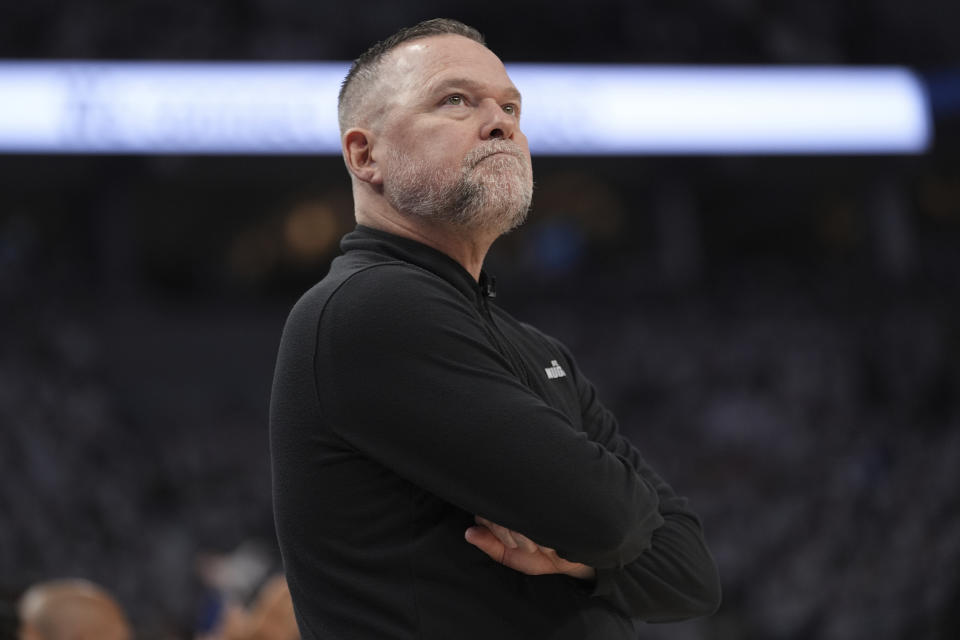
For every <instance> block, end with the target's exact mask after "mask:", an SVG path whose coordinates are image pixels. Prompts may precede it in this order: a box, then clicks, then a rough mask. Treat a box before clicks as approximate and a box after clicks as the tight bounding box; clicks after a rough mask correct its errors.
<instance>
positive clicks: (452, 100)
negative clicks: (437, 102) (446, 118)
mask: <svg viewBox="0 0 960 640" xmlns="http://www.w3.org/2000/svg"><path fill="white" fill-rule="evenodd" d="M446 102H447V104H452V105H455V106H459V105H461V104H463V96H461V95H459V94H454V95H452V96H448V97H447V100H446Z"/></svg>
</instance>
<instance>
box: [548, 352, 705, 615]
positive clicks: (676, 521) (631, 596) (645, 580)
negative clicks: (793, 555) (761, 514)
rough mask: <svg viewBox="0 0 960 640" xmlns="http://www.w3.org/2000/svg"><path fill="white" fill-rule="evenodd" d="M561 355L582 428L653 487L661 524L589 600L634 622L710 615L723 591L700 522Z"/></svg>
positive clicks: (600, 580) (601, 573)
mask: <svg viewBox="0 0 960 640" xmlns="http://www.w3.org/2000/svg"><path fill="white" fill-rule="evenodd" d="M553 342H554V344H555V345H556V346H557V348H558V349H559V350H560V351H561V352H562V353H563V354H564V357H565V358H566V360H567V363H568V365H569V369H568V371H570V372H572V374H573V375H574V378H575V380H574V381H575V383H576V385H577V389H578V391H579V394H580V403H581V406H582V408H583V426H584V429H585V430H586V431H587V433H588V434H589V437H590V439H591V440H593V441H594V442H597V443H598V444H600V445H602V446H603V447H604V448H605V449H606V450H607V451H609V452H611V453H613V454H615V455H617V456H618V457H620V458H621V459H623V460H626V461H628V462H629V464H630V466H631V467H632V468H633V469H634V471H635V473H637V475H638V476H640V477H641V478H643V479H644V481H645V482H646V483H647V484H648V485H649V486H652V487H654V489H655V491H656V493H657V496H658V499H659V507H658V510H659V512H660V515H661V516H662V518H663V524H662V526H660V527H659V528H658V529H657V530H656V531H654V532H653V536H652V541H651V545H650V547H649V548H648V549H647V550H645V551H644V552H643V553H642V554H640V556H639V557H637V558H636V559H635V560H633V561H632V562H630V563H628V564H627V565H626V566H624V567H622V568H598V569H597V578H596V582H595V583H594V586H593V589H592V591H591V595H592V596H595V597H599V598H603V599H604V600H606V601H607V602H609V603H610V604H612V605H614V606H615V607H616V608H617V609H618V610H619V611H621V612H622V613H624V614H625V615H627V616H629V617H632V618H640V619H643V620H646V621H648V622H669V621H675V620H683V619H687V618H692V617H696V616H703V615H710V614H711V613H714V612H715V611H716V610H717V608H718V607H719V606H720V598H721V587H720V577H719V574H718V572H717V567H716V563H715V562H714V559H713V557H712V555H711V554H710V551H709V550H708V548H707V545H706V542H705V540H704V536H703V529H702V527H701V524H700V520H699V518H698V517H697V516H696V514H694V512H693V511H692V510H690V508H689V507H688V504H687V499H686V498H683V497H680V496H678V495H677V494H676V493H675V492H674V490H673V489H672V488H671V487H670V485H668V484H667V483H666V482H665V481H664V480H663V479H662V478H661V477H660V476H659V475H657V474H656V473H655V472H654V471H653V469H651V468H650V465H648V464H647V463H646V461H644V459H643V457H642V456H641V455H640V452H639V451H638V450H637V449H636V447H634V446H633V445H632V444H631V443H630V442H629V441H628V440H627V439H626V438H625V437H624V436H623V435H622V434H621V433H620V430H619V428H618V426H617V421H616V418H614V416H613V414H612V413H611V412H610V411H609V410H607V409H606V408H605V407H604V406H603V405H602V404H601V403H600V401H599V400H598V398H597V393H596V390H595V388H594V387H593V385H592V384H591V383H590V381H589V380H587V379H586V378H585V377H584V376H583V374H582V373H581V372H580V371H579V369H578V368H577V366H576V363H575V362H574V361H573V357H572V356H571V355H570V353H569V352H568V351H567V349H566V348H565V347H564V346H563V345H562V344H560V343H559V342H557V341H555V340H553Z"/></svg>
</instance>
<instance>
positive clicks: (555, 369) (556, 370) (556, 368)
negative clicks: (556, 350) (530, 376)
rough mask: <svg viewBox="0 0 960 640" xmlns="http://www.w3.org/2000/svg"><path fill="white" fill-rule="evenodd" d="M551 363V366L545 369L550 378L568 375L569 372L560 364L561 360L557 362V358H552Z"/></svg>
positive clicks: (554, 378)
mask: <svg viewBox="0 0 960 640" xmlns="http://www.w3.org/2000/svg"><path fill="white" fill-rule="evenodd" d="M550 365H551V366H549V367H547V368H546V369H544V371H546V372H547V379H548V380H556V379H557V378H566V377H567V372H566V371H564V370H563V367H561V366H560V363H559V362H557V361H556V360H551V361H550Z"/></svg>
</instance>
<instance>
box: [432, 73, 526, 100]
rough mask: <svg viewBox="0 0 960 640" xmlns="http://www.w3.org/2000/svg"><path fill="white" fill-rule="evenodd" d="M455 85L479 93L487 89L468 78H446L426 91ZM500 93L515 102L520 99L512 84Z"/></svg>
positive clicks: (444, 88) (440, 90)
mask: <svg viewBox="0 0 960 640" xmlns="http://www.w3.org/2000/svg"><path fill="white" fill-rule="evenodd" d="M457 87H462V88H464V89H468V90H470V91H473V92H477V93H481V92H483V91H484V90H487V89H488V87H487V86H486V85H483V84H481V83H479V82H477V81H475V80H471V79H470V78H448V79H447V80H442V81H440V82H438V83H437V84H436V85H433V86H431V87H430V88H429V89H428V91H429V93H430V94H434V93H440V92H442V91H446V90H447V89H454V88H457ZM500 93H502V94H504V95H506V96H507V97H508V98H509V99H511V100H516V101H517V102H520V101H521V100H522V96H521V95H520V91H519V90H518V89H517V88H516V87H514V86H512V85H511V86H509V87H504V88H503V89H502V90H500Z"/></svg>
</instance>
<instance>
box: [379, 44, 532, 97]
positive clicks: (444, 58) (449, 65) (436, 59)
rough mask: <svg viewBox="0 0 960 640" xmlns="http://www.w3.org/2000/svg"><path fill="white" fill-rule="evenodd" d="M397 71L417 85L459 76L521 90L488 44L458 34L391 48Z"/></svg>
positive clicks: (428, 85)
mask: <svg viewBox="0 0 960 640" xmlns="http://www.w3.org/2000/svg"><path fill="white" fill-rule="evenodd" d="M390 58H391V62H392V63H393V65H394V68H393V70H392V71H393V72H394V73H396V74H398V75H400V76H404V77H406V78H407V79H409V80H410V81H411V82H412V83H414V86H416V87H417V88H420V89H423V88H426V89H427V90H431V89H433V88H435V87H438V86H440V85H445V84H449V83H450V82H451V81H455V80H458V79H459V80H469V81H470V82H472V83H473V84H495V85H496V86H497V88H499V89H501V90H503V91H512V92H514V93H519V92H517V90H516V87H514V86H513V82H511V80H510V77H509V76H508V75H507V70H506V68H505V67H504V66H503V62H501V61H500V58H498V57H497V55H496V54H495V53H493V52H492V51H490V49H488V48H487V47H485V46H484V45H482V44H480V43H478V42H475V41H474V40H470V39H469V38H465V37H463V36H459V35H455V34H444V35H438V36H429V37H426V38H419V39H417V40H413V41H411V42H407V43H404V44H401V45H400V46H398V47H397V48H396V49H394V50H393V51H391V52H390Z"/></svg>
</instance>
